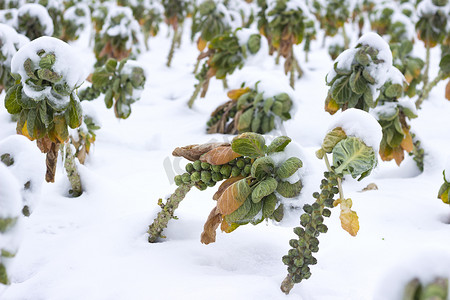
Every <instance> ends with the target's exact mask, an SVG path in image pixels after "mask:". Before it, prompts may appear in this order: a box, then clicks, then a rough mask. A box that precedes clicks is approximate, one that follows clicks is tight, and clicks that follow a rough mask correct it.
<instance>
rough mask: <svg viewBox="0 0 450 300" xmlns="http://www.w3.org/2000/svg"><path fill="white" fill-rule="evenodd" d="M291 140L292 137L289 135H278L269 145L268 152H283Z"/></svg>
mask: <svg viewBox="0 0 450 300" xmlns="http://www.w3.org/2000/svg"><path fill="white" fill-rule="evenodd" d="M291 141H292V139H291V138H289V137H287V136H279V137H276V138H275V139H274V140H273V141H272V143H270V145H269V147H267V149H266V153H267V154H271V153H274V152H281V151H283V150H284V148H286V146H287V145H289V143H290V142H291Z"/></svg>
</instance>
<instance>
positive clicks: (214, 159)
mask: <svg viewBox="0 0 450 300" xmlns="http://www.w3.org/2000/svg"><path fill="white" fill-rule="evenodd" d="M239 156H241V155H240V154H237V153H236V152H234V151H233V150H232V149H231V145H228V146H220V147H217V148H214V149H212V150H211V151H208V152H207V153H205V154H203V155H202V156H201V157H200V160H201V161H202V162H207V163H209V164H211V165H224V164H226V163H228V162H230V161H232V160H233V159H235V158H237V157H239Z"/></svg>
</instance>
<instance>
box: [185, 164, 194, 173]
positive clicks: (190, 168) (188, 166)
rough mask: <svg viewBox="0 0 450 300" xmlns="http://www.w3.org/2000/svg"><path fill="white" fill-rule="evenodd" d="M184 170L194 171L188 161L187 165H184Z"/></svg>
mask: <svg viewBox="0 0 450 300" xmlns="http://www.w3.org/2000/svg"><path fill="white" fill-rule="evenodd" d="M185 169H186V172H188V173H192V172H193V171H194V166H193V165H192V164H191V163H188V164H187V165H186V168H185Z"/></svg>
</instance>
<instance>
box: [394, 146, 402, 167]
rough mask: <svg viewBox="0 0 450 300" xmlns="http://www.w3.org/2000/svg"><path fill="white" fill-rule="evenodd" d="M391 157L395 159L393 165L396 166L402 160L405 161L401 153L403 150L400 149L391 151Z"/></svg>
mask: <svg viewBox="0 0 450 300" xmlns="http://www.w3.org/2000/svg"><path fill="white" fill-rule="evenodd" d="M392 155H393V157H394V159H395V163H396V164H397V166H400V164H401V163H402V161H403V159H405V153H403V149H402V148H401V147H395V148H394V149H393V151H392Z"/></svg>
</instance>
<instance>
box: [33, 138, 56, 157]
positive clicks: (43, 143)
mask: <svg viewBox="0 0 450 300" xmlns="http://www.w3.org/2000/svg"><path fill="white" fill-rule="evenodd" d="M36 144H37V146H38V148H39V150H41V152H42V153H47V152H49V151H50V149H51V147H52V141H51V140H50V139H49V137H48V136H45V137H43V138H42V139H38V140H37V141H36Z"/></svg>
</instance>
